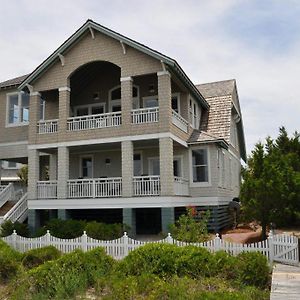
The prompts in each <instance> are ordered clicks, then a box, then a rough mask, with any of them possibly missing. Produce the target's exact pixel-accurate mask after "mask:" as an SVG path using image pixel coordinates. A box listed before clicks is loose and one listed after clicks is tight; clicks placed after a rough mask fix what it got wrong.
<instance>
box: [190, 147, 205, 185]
mask: <svg viewBox="0 0 300 300" xmlns="http://www.w3.org/2000/svg"><path fill="white" fill-rule="evenodd" d="M190 184H191V186H208V185H210V163H209V149H208V147H196V148H194V147H193V148H191V149H190Z"/></svg>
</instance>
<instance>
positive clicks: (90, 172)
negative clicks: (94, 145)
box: [79, 155, 94, 178]
mask: <svg viewBox="0 0 300 300" xmlns="http://www.w3.org/2000/svg"><path fill="white" fill-rule="evenodd" d="M93 162H94V158H93V156H92V155H85V156H81V157H80V169H79V174H80V177H81V178H93V177H94V169H93Z"/></svg>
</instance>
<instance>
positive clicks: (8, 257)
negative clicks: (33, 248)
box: [0, 241, 21, 283]
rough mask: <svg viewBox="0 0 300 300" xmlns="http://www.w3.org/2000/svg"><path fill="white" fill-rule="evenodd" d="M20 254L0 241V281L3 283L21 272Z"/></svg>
mask: <svg viewBox="0 0 300 300" xmlns="http://www.w3.org/2000/svg"><path fill="white" fill-rule="evenodd" d="M20 261H21V254H20V253H18V252H17V251H15V250H13V249H12V248H11V247H10V246H8V245H7V244H6V243H5V242H3V241H0V282H2V283H4V282H7V281H8V280H10V279H12V278H14V277H16V276H17V275H18V273H19V272H21V263H20Z"/></svg>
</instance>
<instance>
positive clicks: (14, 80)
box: [0, 74, 28, 89]
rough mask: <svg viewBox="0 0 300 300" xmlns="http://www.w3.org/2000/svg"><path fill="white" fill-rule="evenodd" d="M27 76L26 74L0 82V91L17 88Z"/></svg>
mask: <svg viewBox="0 0 300 300" xmlns="http://www.w3.org/2000/svg"><path fill="white" fill-rule="evenodd" d="M27 76H28V74H27V75H23V76H19V77H15V78H12V79H9V80H6V81H3V82H0V89H2V88H10V87H14V86H18V85H19V84H20V83H21V82H22V81H23V80H24V79H25V78H26V77H27Z"/></svg>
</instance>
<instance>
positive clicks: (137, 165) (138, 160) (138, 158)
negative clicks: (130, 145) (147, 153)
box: [133, 152, 143, 176]
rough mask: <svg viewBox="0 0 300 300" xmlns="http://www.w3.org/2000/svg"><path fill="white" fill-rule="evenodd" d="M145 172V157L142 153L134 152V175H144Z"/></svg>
mask: <svg viewBox="0 0 300 300" xmlns="http://www.w3.org/2000/svg"><path fill="white" fill-rule="evenodd" d="M142 174H143V158H142V153H141V152H137V153H134V154H133V176H142Z"/></svg>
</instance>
